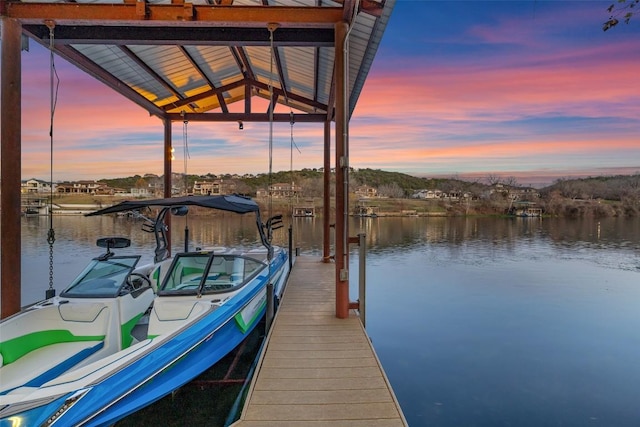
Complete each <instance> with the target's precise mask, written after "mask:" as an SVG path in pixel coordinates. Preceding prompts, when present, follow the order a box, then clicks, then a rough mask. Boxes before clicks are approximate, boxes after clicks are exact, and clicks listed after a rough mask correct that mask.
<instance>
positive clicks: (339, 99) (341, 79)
mask: <svg viewBox="0 0 640 427" xmlns="http://www.w3.org/2000/svg"><path fill="white" fill-rule="evenodd" d="M347 30H348V25H347V23H346V22H339V23H337V24H336V25H335V40H336V42H335V43H336V45H335V67H336V68H335V76H336V234H335V247H336V250H335V254H336V317H337V318H339V319H346V318H347V317H349V245H348V236H349V221H348V220H349V216H348V212H347V209H348V204H349V203H348V202H349V199H348V197H349V194H348V189H349V185H348V182H349V181H348V180H349V175H348V174H349V157H348V151H347V141H348V140H347V135H346V133H347V120H348V114H347V105H348V103H347V99H348V95H347V90H346V88H347V81H346V64H345V62H346V61H345V58H344V54H345V44H346V38H347Z"/></svg>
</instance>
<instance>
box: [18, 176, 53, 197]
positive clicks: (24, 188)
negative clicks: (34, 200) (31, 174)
mask: <svg viewBox="0 0 640 427" xmlns="http://www.w3.org/2000/svg"><path fill="white" fill-rule="evenodd" d="M53 189H54V191H55V189H56V184H53ZM20 192H21V193H22V194H34V193H50V192H51V185H50V184H49V183H48V182H47V181H43V180H41V179H36V178H31V179H27V180H26V181H22V182H20Z"/></svg>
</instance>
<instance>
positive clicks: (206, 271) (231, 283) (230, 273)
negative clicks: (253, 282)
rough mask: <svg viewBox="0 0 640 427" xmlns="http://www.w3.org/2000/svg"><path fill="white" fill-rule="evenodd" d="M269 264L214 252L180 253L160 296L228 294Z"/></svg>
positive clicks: (166, 278) (168, 274)
mask: <svg viewBox="0 0 640 427" xmlns="http://www.w3.org/2000/svg"><path fill="white" fill-rule="evenodd" d="M265 267H266V264H264V263H262V262H260V261H258V260H255V259H252V258H245V257H242V256H238V255H220V254H216V255H214V254H213V253H212V252H198V253H195V252H194V253H183V254H178V255H176V257H175V258H174V260H173V263H172V264H171V268H170V269H169V271H168V272H167V274H166V276H165V279H164V282H163V283H162V286H161V287H160V290H159V291H158V295H195V294H197V293H198V292H200V293H203V294H209V293H220V292H228V291H230V290H233V289H235V288H239V287H241V286H243V285H244V284H245V283H247V282H248V281H249V280H250V279H252V278H253V277H254V276H255V275H256V274H258V272H259V271H260V270H262V269H263V268H265Z"/></svg>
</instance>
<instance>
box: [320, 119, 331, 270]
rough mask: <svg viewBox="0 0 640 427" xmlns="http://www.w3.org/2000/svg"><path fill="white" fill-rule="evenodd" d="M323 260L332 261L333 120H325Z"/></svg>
mask: <svg viewBox="0 0 640 427" xmlns="http://www.w3.org/2000/svg"><path fill="white" fill-rule="evenodd" d="M322 180H323V186H322V188H323V193H322V197H323V199H322V261H323V262H330V261H331V190H330V188H329V186H330V185H331V121H330V120H327V121H325V122H324V172H323V175H322Z"/></svg>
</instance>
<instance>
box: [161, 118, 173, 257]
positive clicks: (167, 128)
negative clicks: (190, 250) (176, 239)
mask: <svg viewBox="0 0 640 427" xmlns="http://www.w3.org/2000/svg"><path fill="white" fill-rule="evenodd" d="M163 122H164V188H163V192H164V197H165V198H169V197H171V196H172V194H171V193H172V191H171V190H172V183H171V181H172V180H171V159H172V157H173V148H172V143H171V126H172V122H171V120H169V119H166V118H165V119H164V120H163ZM164 222H165V224H167V227H168V228H169V229H168V230H167V250H168V251H169V256H171V214H169V215H167V216H165V219H164Z"/></svg>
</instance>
